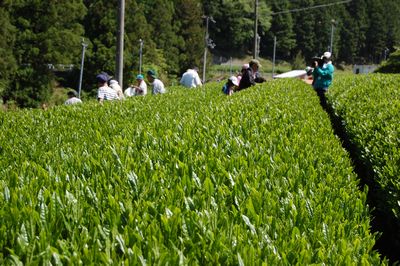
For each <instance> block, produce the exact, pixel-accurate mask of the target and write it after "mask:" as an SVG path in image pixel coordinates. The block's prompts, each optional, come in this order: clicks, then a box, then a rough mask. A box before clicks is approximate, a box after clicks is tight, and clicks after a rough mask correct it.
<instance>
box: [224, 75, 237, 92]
mask: <svg viewBox="0 0 400 266" xmlns="http://www.w3.org/2000/svg"><path fill="white" fill-rule="evenodd" d="M238 86H239V81H238V79H237V77H235V76H231V77H230V78H228V81H227V82H226V83H225V85H224V86H223V87H222V91H223V92H224V93H225V94H226V95H232V94H233V92H234V91H235V90H236V88H237V87H238Z"/></svg>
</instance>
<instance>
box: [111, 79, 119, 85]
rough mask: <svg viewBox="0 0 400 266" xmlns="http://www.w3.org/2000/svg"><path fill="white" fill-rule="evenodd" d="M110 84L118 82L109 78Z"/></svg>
mask: <svg viewBox="0 0 400 266" xmlns="http://www.w3.org/2000/svg"><path fill="white" fill-rule="evenodd" d="M112 84H118V81H116V80H115V79H112V80H110V85H112Z"/></svg>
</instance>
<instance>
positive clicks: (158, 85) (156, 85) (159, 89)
mask: <svg viewBox="0 0 400 266" xmlns="http://www.w3.org/2000/svg"><path fill="white" fill-rule="evenodd" d="M151 85H152V86H153V94H163V93H165V92H166V90H165V87H164V83H162V81H161V80H159V79H154V81H153V83H151Z"/></svg>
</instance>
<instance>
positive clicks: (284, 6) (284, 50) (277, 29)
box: [261, 0, 296, 59]
mask: <svg viewBox="0 0 400 266" xmlns="http://www.w3.org/2000/svg"><path fill="white" fill-rule="evenodd" d="M268 4H269V5H270V6H271V10H272V11H273V12H279V11H284V10H289V9H290V3H289V1H288V0H269V1H268ZM274 37H276V38H277V42H279V45H277V47H276V53H277V56H278V57H281V58H282V59H289V58H290V56H291V51H292V49H293V48H294V47H295V45H296V39H295V37H296V36H295V34H294V31H293V19H292V15H291V13H284V14H277V15H273V17H272V22H271V28H270V30H269V31H267V32H266V34H265V35H264V36H261V50H262V53H263V54H272V50H273V45H274Z"/></svg>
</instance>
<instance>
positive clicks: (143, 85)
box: [124, 80, 147, 97]
mask: <svg viewBox="0 0 400 266" xmlns="http://www.w3.org/2000/svg"><path fill="white" fill-rule="evenodd" d="M135 87H137V86H135ZM135 87H133V86H130V87H129V88H127V89H126V90H125V91H124V94H125V96H126V97H132V96H139V95H146V94H147V84H146V82H145V81H144V80H142V81H140V85H139V89H138V88H135ZM139 90H141V91H139Z"/></svg>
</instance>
